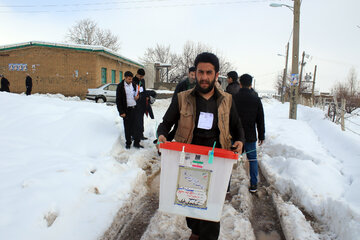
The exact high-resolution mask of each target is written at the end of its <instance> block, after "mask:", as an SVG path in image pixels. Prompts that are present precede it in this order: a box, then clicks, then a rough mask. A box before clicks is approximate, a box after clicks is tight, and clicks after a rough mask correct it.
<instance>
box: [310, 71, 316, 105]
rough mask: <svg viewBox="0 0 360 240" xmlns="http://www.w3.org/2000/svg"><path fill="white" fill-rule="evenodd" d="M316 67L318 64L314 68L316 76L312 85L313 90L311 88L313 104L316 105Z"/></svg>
mask: <svg viewBox="0 0 360 240" xmlns="http://www.w3.org/2000/svg"><path fill="white" fill-rule="evenodd" d="M316 69H317V65H315V69H314V78H313V85H312V90H311V97H312V105H313V106H314V105H315V93H314V91H315V79H316Z"/></svg>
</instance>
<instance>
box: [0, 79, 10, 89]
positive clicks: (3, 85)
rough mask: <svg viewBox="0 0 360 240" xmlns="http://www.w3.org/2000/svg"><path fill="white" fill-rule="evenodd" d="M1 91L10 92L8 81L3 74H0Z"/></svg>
mask: <svg viewBox="0 0 360 240" xmlns="http://www.w3.org/2000/svg"><path fill="white" fill-rule="evenodd" d="M0 91H1V92H10V82H9V80H7V79H6V78H5V76H1V88H0Z"/></svg>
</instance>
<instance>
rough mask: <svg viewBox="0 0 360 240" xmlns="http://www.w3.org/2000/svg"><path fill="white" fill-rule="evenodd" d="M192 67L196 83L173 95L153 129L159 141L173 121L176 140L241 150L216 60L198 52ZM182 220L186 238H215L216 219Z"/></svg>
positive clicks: (231, 105)
mask: <svg viewBox="0 0 360 240" xmlns="http://www.w3.org/2000/svg"><path fill="white" fill-rule="evenodd" d="M195 68H196V73H195V75H196V86H195V88H193V89H189V90H187V91H183V92H180V93H178V94H177V95H175V96H174V98H173V101H171V104H170V106H169V108H168V109H167V111H166V113H165V115H164V117H163V122H162V123H161V124H160V125H159V127H158V129H157V134H158V136H159V142H165V141H166V140H167V137H168V133H169V131H170V129H171V127H172V126H173V125H174V124H175V123H176V122H177V123H178V128H177V131H176V134H175V141H177V142H182V143H191V144H196V145H203V146H210V147H211V146H213V144H214V142H215V141H216V147H219V148H223V149H227V150H230V149H232V147H233V149H234V150H233V151H235V152H241V151H242V147H243V141H244V132H243V131H242V126H241V121H240V119H239V117H238V114H237V112H236V106H235V104H234V102H233V100H232V96H231V95H230V94H228V93H225V92H223V91H221V90H219V89H218V88H217V87H216V86H215V81H216V79H217V77H218V75H219V59H218V58H217V57H216V56H215V55H214V54H212V53H208V52H204V53H201V54H199V55H198V56H197V57H196V59H195ZM204 119H207V121H204ZM204 122H206V124H204ZM231 140H233V141H234V143H233V144H231ZM186 222H187V225H188V227H189V228H190V229H191V230H192V234H191V236H190V239H207V240H215V239H218V237H219V233H220V222H212V221H207V220H201V219H193V218H189V217H187V218H186Z"/></svg>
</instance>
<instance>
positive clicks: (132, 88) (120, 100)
mask: <svg viewBox="0 0 360 240" xmlns="http://www.w3.org/2000/svg"><path fill="white" fill-rule="evenodd" d="M124 76H125V80H124V81H122V82H120V83H119V84H118V87H117V89H116V106H117V109H118V111H119V114H120V117H122V118H123V120H124V132H125V140H126V142H125V144H126V145H125V147H126V149H130V146H131V142H132V140H131V137H133V138H134V147H135V148H143V146H141V145H140V137H141V136H140V134H141V133H140V128H139V122H140V121H139V114H138V111H139V109H138V107H137V105H136V101H137V100H138V99H139V93H138V87H137V85H136V84H135V83H133V82H132V80H133V74H132V72H130V71H127V72H125V74H124Z"/></svg>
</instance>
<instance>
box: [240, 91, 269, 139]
mask: <svg viewBox="0 0 360 240" xmlns="http://www.w3.org/2000/svg"><path fill="white" fill-rule="evenodd" d="M234 101H235V104H236V108H237V112H238V114H239V117H240V119H241V122H242V125H243V127H244V131H245V139H246V141H247V142H255V141H256V140H257V138H256V130H255V127H256V128H257V132H258V138H259V140H264V139H265V121H264V110H263V106H262V103H261V100H260V98H259V97H258V96H256V95H255V94H254V92H253V91H252V90H250V89H248V88H241V89H240V90H239V92H238V93H237V94H236V95H235V96H234Z"/></svg>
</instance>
